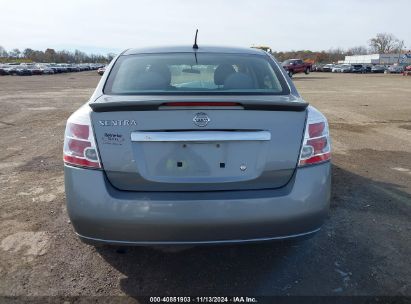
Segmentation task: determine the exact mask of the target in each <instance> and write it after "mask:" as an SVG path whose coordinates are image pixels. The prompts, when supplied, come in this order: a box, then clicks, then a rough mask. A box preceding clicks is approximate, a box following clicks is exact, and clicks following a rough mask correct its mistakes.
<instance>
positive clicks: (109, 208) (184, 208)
mask: <svg viewBox="0 0 411 304" xmlns="http://www.w3.org/2000/svg"><path fill="white" fill-rule="evenodd" d="M64 171H65V187H66V197H67V209H68V212H69V216H70V219H71V221H72V224H73V226H74V228H75V230H76V232H77V234H78V235H79V236H80V237H81V238H82V239H83V240H84V241H86V242H92V243H108V244H122V245H164V244H208V243H210V244H212V243H233V242H251V241H264V240H274V239H284V238H290V237H297V236H303V235H305V234H309V233H312V232H315V231H317V230H318V229H319V227H320V226H321V224H322V222H323V220H324V218H325V217H326V215H327V212H328V208H329V200H330V183H331V173H330V171H331V165H330V163H329V162H327V163H323V164H320V165H315V166H309V167H305V168H300V169H297V170H296V173H295V175H294V177H293V179H292V180H291V181H290V182H289V183H288V185H287V186H285V187H283V188H281V189H275V190H250V191H214V192H183V193H182V192H177V193H173V192H129V191H120V190H117V189H116V188H114V187H113V186H112V185H111V184H110V183H109V182H108V180H107V179H106V177H105V174H104V172H103V171H97V170H87V169H81V168H75V167H70V166H65V169H64Z"/></svg>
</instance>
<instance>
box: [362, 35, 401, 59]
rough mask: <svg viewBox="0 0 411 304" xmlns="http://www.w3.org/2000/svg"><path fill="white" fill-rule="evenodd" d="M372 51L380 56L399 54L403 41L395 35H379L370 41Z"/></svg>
mask: <svg viewBox="0 0 411 304" xmlns="http://www.w3.org/2000/svg"><path fill="white" fill-rule="evenodd" d="M369 45H370V48H371V50H372V51H374V52H376V53H379V54H388V53H393V52H397V51H398V50H399V48H400V45H401V41H400V40H399V39H398V38H397V37H395V36H394V35H393V34H389V33H378V34H377V35H376V36H375V37H374V38H371V39H370V40H369Z"/></svg>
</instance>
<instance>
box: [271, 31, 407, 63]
mask: <svg viewBox="0 0 411 304" xmlns="http://www.w3.org/2000/svg"><path fill="white" fill-rule="evenodd" d="M404 48H405V45H404V41H403V40H400V39H398V38H397V37H395V36H394V35H393V34H390V33H378V34H377V35H376V36H375V37H373V38H371V39H369V40H368V46H362V45H360V46H356V47H352V48H349V49H342V48H336V49H330V50H328V51H320V52H313V51H310V50H301V51H289V52H272V53H273V55H274V56H275V57H276V58H277V59H278V60H279V61H284V60H287V59H290V58H299V59H303V60H306V61H311V62H337V61H338V60H343V59H344V58H345V56H352V55H367V54H390V53H395V54H398V53H402V52H403V51H404Z"/></svg>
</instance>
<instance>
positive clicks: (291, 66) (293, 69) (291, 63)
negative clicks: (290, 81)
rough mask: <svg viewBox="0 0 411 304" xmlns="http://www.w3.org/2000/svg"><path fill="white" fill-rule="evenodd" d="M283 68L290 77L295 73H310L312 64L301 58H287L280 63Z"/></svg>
mask: <svg viewBox="0 0 411 304" xmlns="http://www.w3.org/2000/svg"><path fill="white" fill-rule="evenodd" d="M282 66H283V68H284V69H285V70H286V71H287V73H288V75H289V76H290V77H293V75H294V74H297V73H303V72H304V73H305V74H310V72H311V68H312V64H311V63H307V62H304V61H302V60H301V59H288V60H286V61H284V62H283V63H282Z"/></svg>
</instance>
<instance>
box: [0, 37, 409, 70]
mask: <svg viewBox="0 0 411 304" xmlns="http://www.w3.org/2000/svg"><path fill="white" fill-rule="evenodd" d="M404 47H405V46H404V41H403V40H400V39H398V38H397V37H395V36H394V35H393V34H390V33H378V34H377V35H376V36H375V37H373V38H371V39H370V40H368V47H367V46H356V47H352V48H349V49H347V50H345V49H341V48H336V49H330V50H328V51H320V52H316V51H310V50H301V51H289V52H272V54H273V55H274V56H275V57H276V58H277V59H278V60H279V61H284V60H287V59H290V58H299V59H303V60H306V61H311V62H337V61H338V60H343V59H344V58H345V56H349V55H366V54H372V53H378V54H387V53H401V52H402V51H403V49H404ZM114 56H115V54H113V53H109V54H107V55H105V56H104V55H96V54H87V53H85V52H82V51H79V50H75V51H74V52H70V51H66V50H61V51H56V50H54V49H52V48H48V49H46V50H45V51H39V50H33V49H31V48H27V49H25V50H23V51H20V50H19V49H13V50H11V51H7V50H6V49H4V48H3V47H2V46H0V61H3V62H11V61H33V62H56V63H83V62H87V63H107V62H110V61H111V59H113V58H114Z"/></svg>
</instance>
